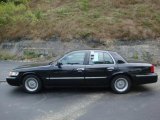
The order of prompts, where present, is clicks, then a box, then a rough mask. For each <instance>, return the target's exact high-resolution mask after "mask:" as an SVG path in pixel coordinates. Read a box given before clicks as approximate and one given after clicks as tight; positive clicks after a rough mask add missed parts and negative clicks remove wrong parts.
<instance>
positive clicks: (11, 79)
mask: <svg viewBox="0 0 160 120" xmlns="http://www.w3.org/2000/svg"><path fill="white" fill-rule="evenodd" d="M6 80H7V83H8V84H9V85H12V86H20V82H19V80H18V79H17V77H8V78H6Z"/></svg>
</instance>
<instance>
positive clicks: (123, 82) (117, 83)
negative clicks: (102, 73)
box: [111, 75, 131, 94]
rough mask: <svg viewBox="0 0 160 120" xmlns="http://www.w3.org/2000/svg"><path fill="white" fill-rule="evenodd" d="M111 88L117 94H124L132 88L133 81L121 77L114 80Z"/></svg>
mask: <svg viewBox="0 0 160 120" xmlns="http://www.w3.org/2000/svg"><path fill="white" fill-rule="evenodd" d="M111 88H112V90H113V91H114V92H115V93H118V94H124V93H127V92H128V91H129V90H130V88H131V80H130V78H128V77H127V76H124V75H119V76H116V77H114V78H113V80H112V82H111Z"/></svg>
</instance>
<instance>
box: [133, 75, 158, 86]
mask: <svg viewBox="0 0 160 120" xmlns="http://www.w3.org/2000/svg"><path fill="white" fill-rule="evenodd" d="M157 81H158V75H157V74H156V73H151V74H148V75H135V77H134V83H135V84H147V83H155V82H157Z"/></svg>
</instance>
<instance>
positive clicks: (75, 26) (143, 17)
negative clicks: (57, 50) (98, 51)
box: [0, 0, 160, 41]
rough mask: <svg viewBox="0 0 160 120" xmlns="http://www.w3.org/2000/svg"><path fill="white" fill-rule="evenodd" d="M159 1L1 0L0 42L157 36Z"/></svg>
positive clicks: (158, 33) (158, 32)
mask: <svg viewBox="0 0 160 120" xmlns="http://www.w3.org/2000/svg"><path fill="white" fill-rule="evenodd" d="M159 26H160V0H145V1H144V0H0V41H2V40H5V39H16V38H23V37H28V38H32V39H34V38H40V39H46V38H50V37H52V36H53V35H58V36H60V37H61V38H62V39H64V40H65V39H72V38H81V37H95V38H98V39H102V40H107V39H132V40H134V39H149V38H151V39H152V38H154V39H155V38H158V37H160V27H159Z"/></svg>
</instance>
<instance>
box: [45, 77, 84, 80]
mask: <svg viewBox="0 0 160 120" xmlns="http://www.w3.org/2000/svg"><path fill="white" fill-rule="evenodd" d="M46 79H47V80H49V79H51V80H56V79H57V80H60V79H67V80H68V79H84V77H50V78H49V77H48V78H46Z"/></svg>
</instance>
